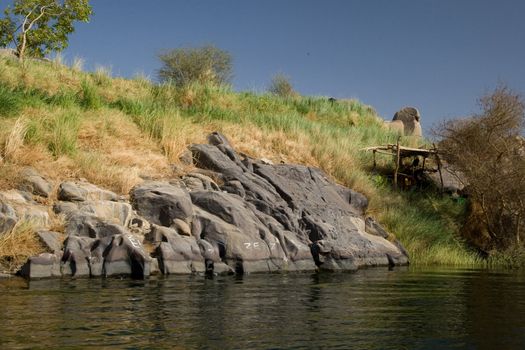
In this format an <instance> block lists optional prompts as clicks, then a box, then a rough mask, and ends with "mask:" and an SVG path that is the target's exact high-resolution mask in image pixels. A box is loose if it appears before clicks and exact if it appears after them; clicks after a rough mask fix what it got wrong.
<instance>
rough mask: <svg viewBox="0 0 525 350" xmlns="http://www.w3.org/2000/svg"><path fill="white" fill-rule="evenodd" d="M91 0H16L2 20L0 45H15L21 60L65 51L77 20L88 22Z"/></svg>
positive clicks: (0, 21) (5, 11)
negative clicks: (89, 0)
mask: <svg viewBox="0 0 525 350" xmlns="http://www.w3.org/2000/svg"><path fill="white" fill-rule="evenodd" d="M91 13H92V9H91V6H90V5H89V3H88V0H63V1H59V0H15V1H14V3H13V7H10V6H8V7H7V8H6V9H5V10H4V18H2V19H0V46H4V47H5V46H9V45H10V44H12V43H14V46H15V50H16V53H17V55H18V57H19V58H20V60H23V59H24V58H25V56H26V55H30V56H33V57H44V56H45V55H46V54H48V53H49V52H52V51H62V50H64V49H65V48H66V47H67V45H68V35H69V34H71V33H72V32H73V31H74V30H75V28H74V27H73V22H75V21H83V22H87V21H89V17H90V16H91Z"/></svg>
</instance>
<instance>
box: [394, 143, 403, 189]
mask: <svg viewBox="0 0 525 350" xmlns="http://www.w3.org/2000/svg"><path fill="white" fill-rule="evenodd" d="M400 140H401V137H398V138H397V144H396V168H395V170H394V189H396V190H397V173H398V171H399V160H400V158H401V150H400V149H399V141H400Z"/></svg>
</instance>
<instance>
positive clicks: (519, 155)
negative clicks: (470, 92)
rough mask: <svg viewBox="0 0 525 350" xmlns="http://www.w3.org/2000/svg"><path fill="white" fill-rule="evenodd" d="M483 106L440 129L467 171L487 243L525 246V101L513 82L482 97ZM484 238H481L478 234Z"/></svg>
mask: <svg viewBox="0 0 525 350" xmlns="http://www.w3.org/2000/svg"><path fill="white" fill-rule="evenodd" d="M480 104H481V107H482V110H483V112H482V113H481V114H479V115H476V116H474V117H471V118H468V119H463V120H453V121H449V122H445V123H444V124H443V125H442V126H441V127H440V128H439V129H438V131H437V134H438V135H439V136H441V138H442V141H441V142H440V146H439V147H440V150H441V152H442V153H443V154H444V158H445V159H446V160H447V161H448V162H449V163H450V164H452V165H453V168H454V169H457V171H459V172H460V173H461V174H462V175H461V176H459V178H460V179H462V180H463V181H464V182H465V183H466V185H467V188H468V193H469V195H470V198H471V200H472V201H473V203H474V205H473V207H475V208H479V209H478V216H479V217H477V218H476V220H470V222H477V223H478V224H479V223H481V224H482V226H484V231H486V232H487V234H488V239H489V242H485V244H484V246H483V247H482V248H484V249H491V248H499V249H505V248H508V247H511V246H516V245H517V246H521V245H522V239H521V235H522V234H523V230H524V228H525V203H524V202H525V142H524V141H525V140H524V138H523V132H524V125H525V114H524V102H523V100H522V99H521V98H520V96H518V95H516V94H514V93H512V92H511V91H510V90H509V89H508V88H505V87H502V88H498V89H496V90H495V91H494V92H493V93H492V94H489V95H487V96H485V97H483V98H481V100H480ZM478 242H479V240H478Z"/></svg>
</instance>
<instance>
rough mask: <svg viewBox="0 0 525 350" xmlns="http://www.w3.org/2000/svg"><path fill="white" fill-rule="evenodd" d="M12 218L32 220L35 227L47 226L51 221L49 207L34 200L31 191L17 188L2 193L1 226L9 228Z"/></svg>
mask: <svg viewBox="0 0 525 350" xmlns="http://www.w3.org/2000/svg"><path fill="white" fill-rule="evenodd" d="M2 203H3V204H2ZM13 211H14V212H15V213H16V215H13ZM11 219H16V220H17V221H18V220H21V221H25V222H31V223H32V224H33V226H34V227H35V228H46V227H48V226H49V223H50V218H49V213H48V209H47V207H46V206H44V205H41V204H39V203H37V202H35V201H33V199H32V195H31V194H30V193H28V192H24V191H17V190H9V191H4V192H1V193H0V227H2V226H4V227H5V228H8V227H9V226H10V225H11V224H12V223H13V221H12V220H11ZM13 226H14V225H13ZM11 228H12V226H11ZM4 232H5V231H4Z"/></svg>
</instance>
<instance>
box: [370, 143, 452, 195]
mask: <svg viewBox="0 0 525 350" xmlns="http://www.w3.org/2000/svg"><path fill="white" fill-rule="evenodd" d="M362 150H363V151H372V152H373V153H374V169H375V167H376V154H377V153H379V154H387V155H391V156H394V162H395V168H394V188H397V187H398V176H399V175H404V176H405V177H406V176H409V175H407V174H401V173H400V172H399V170H400V168H401V162H402V159H403V158H409V157H414V158H415V157H419V156H421V157H422V158H423V164H422V170H423V171H425V164H426V160H427V158H434V159H435V161H436V164H437V168H438V169H437V170H438V172H439V179H440V181H441V192H443V174H442V172H441V168H442V166H441V159H440V158H439V153H438V150H437V148H436V146H435V145H434V147H433V148H430V149H426V148H412V147H405V146H401V145H399V139H398V140H397V143H396V144H395V145H394V144H388V145H384V146H372V147H366V148H363V149H362Z"/></svg>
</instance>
